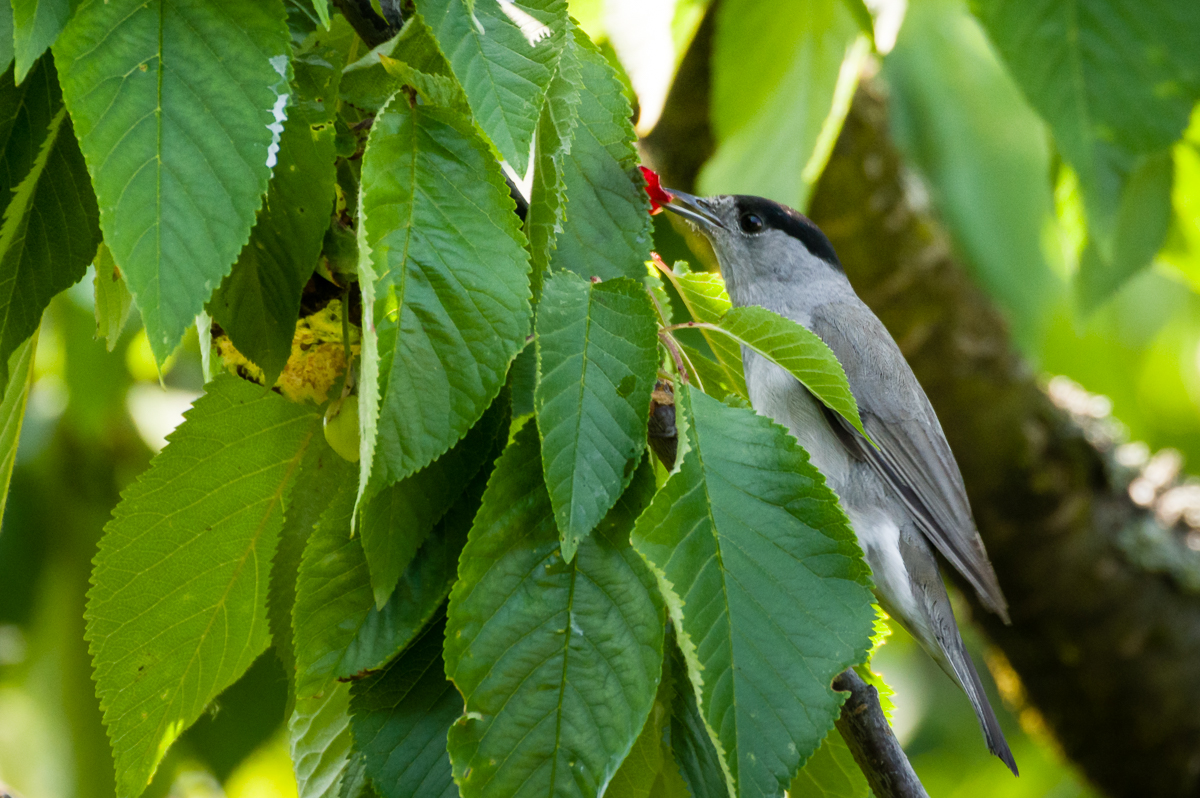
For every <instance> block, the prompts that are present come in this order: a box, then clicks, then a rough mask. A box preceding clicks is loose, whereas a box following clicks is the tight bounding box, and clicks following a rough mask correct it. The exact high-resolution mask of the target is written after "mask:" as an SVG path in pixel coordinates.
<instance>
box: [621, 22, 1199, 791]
mask: <svg viewBox="0 0 1200 798" xmlns="http://www.w3.org/2000/svg"><path fill="white" fill-rule="evenodd" d="M707 61H708V58H707V45H706V43H705V40H704V39H702V38H701V39H698V45H697V46H696V47H693V48H692V50H691V51H690V52H689V53H688V55H687V57H686V58H685V61H684V64H683V68H682V73H681V78H680V80H679V81H677V84H676V87H675V89H673V91H672V93H671V95H670V97H669V99H668V103H667V108H666V110H665V112H664V115H663V121H662V122H661V123H660V125H659V128H658V129H657V130H656V131H655V132H654V133H652V134H651V135H650V136H649V137H648V138H647V139H646V140H645V141H644V142H643V146H644V147H645V149H646V151H647V153H648V155H649V157H650V159H651V160H652V161H653V162H654V163H655V164H656V165H657V166H658V167H659V169H660V171H661V172H662V173H663V178H664V182H665V183H667V184H669V185H673V186H677V187H680V188H682V189H684V190H689V189H690V187H691V185H692V183H693V181H694V178H695V174H696V166H697V165H698V164H700V163H702V162H703V160H704V158H705V157H707V155H708V154H710V151H711V146H712V144H711V141H712V138H711V135H710V134H708V133H707V132H700V131H698V130H697V121H696V120H703V119H706V118H707V96H708V90H707V76H708V63H707ZM680 130H688V131H691V134H690V135H687V136H683V135H679V133H678V132H677V131H680ZM664 131H665V132H664ZM680 149H687V150H689V152H687V153H681V152H678V151H677V150H680ZM905 186H906V176H905V173H904V170H903V166H902V163H901V159H900V156H899V154H898V153H897V151H896V149H895V147H894V145H893V143H892V141H891V139H890V137H889V133H888V123H887V108H886V101H885V99H884V97H883V96H882V90H881V88H880V86H879V85H878V84H874V83H872V82H871V81H870V80H867V81H866V82H865V83H864V85H863V87H862V88H860V90H859V92H858V94H857V95H856V97H855V100H854V103H853V106H852V109H851V112H850V115H849V117H848V119H847V121H846V124H845V127H844V129H843V131H842V133H841V135H840V137H839V139H838V143H837V145H836V147H835V149H834V152H833V155H832V157H831V159H830V162H829V165H828V167H827V168H826V170H825V173H824V175H823V177H822V178H821V180H820V182H819V185H818V186H817V189H816V192H815V194H814V198H813V202H812V207H811V209H810V215H811V216H812V218H813V219H814V221H816V223H817V224H818V225H819V226H820V227H821V228H822V229H823V230H824V231H825V232H826V234H827V235H828V236H829V238H830V239H831V241H832V242H833V245H834V247H835V249H836V250H837V252H838V254H839V256H840V258H841V260H842V262H843V264H844V266H845V268H846V272H847V274H848V275H849V276H850V279H851V281H852V282H853V284H854V285H855V287H856V289H857V290H858V292H859V294H860V296H862V298H863V299H864V300H865V301H866V302H867V304H868V305H870V306H871V308H872V309H873V310H874V311H875V312H876V313H877V314H878V315H879V317H880V318H881V319H882V320H883V322H884V323H885V324H886V325H887V327H888V329H889V330H890V331H891V333H892V335H893V336H894V337H895V339H896V340H897V341H898V342H899V343H900V346H901V349H902V350H903V351H904V353H905V356H906V357H907V358H908V360H909V362H910V364H911V365H912V367H913V370H914V371H915V372H916V374H917V377H918V378H919V379H920V381H921V384H922V385H923V386H924V388H925V390H926V392H927V393H928V394H929V397H930V399H931V401H932V402H933V405H934V408H935V409H936V411H937V413H938V416H939V418H940V419H941V422H942V425H943V427H944V429H945V432H946V436H947V438H948V439H949V441H950V444H951V447H952V448H953V450H954V453H955V456H956V458H957V460H958V463H959V466H960V467H961V469H962V472H963V477H964V479H965V481H966V485H967V491H968V494H969V495H970V498H971V504H972V507H973V508H974V512H975V517H976V520H977V522H978V526H979V529H980V532H981V533H982V535H983V538H984V541H985V543H986V545H987V549H988V552H989V554H990V555H991V558H992V562H993V564H994V565H995V567H996V572H997V574H998V575H999V578H1000V584H1001V586H1002V587H1003V589H1004V592H1005V595H1006V596H1007V598H1008V600H1009V604H1010V611H1011V615H1012V619H1013V624H1012V626H1010V627H1006V626H1004V625H1003V624H1002V623H1001V622H1000V621H999V620H998V619H997V618H995V616H992V615H990V614H989V613H987V612H986V611H984V610H983V609H982V608H980V607H979V605H978V603H977V602H975V601H974V597H973V596H972V595H971V594H970V592H969V591H964V594H965V595H967V597H968V599H969V600H970V601H972V606H973V608H974V613H973V616H974V620H975V621H976V622H978V623H979V624H980V625H981V626H982V627H983V629H984V631H985V632H986V634H987V635H988V637H989V638H990V639H991V641H992V642H993V643H994V644H995V645H996V646H997V647H998V649H999V650H1000V651H1002V652H1003V655H1004V657H1005V658H1006V659H1007V661H1008V662H1009V663H1010V664H1011V666H1012V668H1013V669H1014V670H1015V672H1016V674H1017V675H1018V676H1019V677H1020V682H1021V684H1020V686H1019V687H1018V689H1016V690H1013V689H1010V690H1008V691H1007V696H1008V697H1013V696H1018V695H1019V694H1021V693H1022V692H1023V694H1024V696H1025V698H1026V699H1027V700H1028V702H1030V703H1031V704H1032V706H1033V707H1035V708H1036V709H1037V711H1039V712H1040V713H1041V715H1042V717H1043V718H1044V719H1045V721H1046V723H1047V725H1048V727H1049V728H1050V730H1051V731H1052V732H1053V733H1054V735H1055V736H1056V737H1057V739H1058V741H1059V743H1060V744H1061V746H1062V748H1063V750H1064V752H1065V753H1066V754H1067V756H1068V757H1070V758H1071V759H1072V760H1073V761H1074V762H1076V763H1077V764H1078V765H1079V766H1080V767H1081V769H1082V770H1083V772H1084V773H1085V774H1086V775H1087V776H1088V777H1089V778H1090V779H1091V780H1092V781H1093V782H1094V783H1095V784H1096V785H1097V786H1098V787H1099V788H1101V789H1102V790H1104V791H1106V792H1107V793H1109V794H1111V795H1121V796H1124V795H1137V796H1158V795H1161V796H1181V795H1200V564H1198V562H1197V552H1196V549H1200V531H1197V530H1196V529H1194V528H1189V527H1187V526H1186V525H1185V523H1184V522H1188V521H1190V522H1191V523H1192V524H1194V525H1200V501H1197V499H1196V497H1195V496H1194V495H1192V494H1195V493H1196V492H1197V491H1200V489H1197V488H1195V487H1194V486H1176V487H1172V482H1173V480H1174V477H1175V474H1173V473H1171V471H1172V464H1171V463H1170V462H1169V461H1170V459H1171V458H1170V457H1167V458H1165V460H1164V458H1156V459H1155V460H1153V461H1151V462H1150V463H1149V464H1148V465H1145V467H1144V470H1142V471H1141V472H1140V474H1139V472H1138V471H1137V470H1136V468H1129V467H1126V466H1122V465H1121V464H1120V463H1119V462H1118V459H1122V460H1124V461H1125V462H1126V463H1130V462H1134V463H1135V465H1136V462H1135V461H1136V460H1137V459H1138V458H1136V457H1134V458H1132V460H1131V459H1130V458H1129V457H1125V456H1122V457H1120V458H1118V457H1117V456H1115V453H1116V443H1117V440H1116V438H1117V437H1118V436H1116V435H1115V434H1114V433H1113V429H1112V427H1113V425H1112V423H1111V422H1108V421H1105V420H1104V419H1097V418H1095V416H1103V415H1104V414H1103V412H1099V411H1097V409H1096V408H1097V406H1098V403H1097V402H1096V401H1094V399H1089V398H1088V397H1087V396H1086V394H1084V393H1083V392H1082V391H1079V390H1071V389H1070V387H1069V386H1066V387H1063V388H1062V390H1059V391H1057V392H1055V391H1052V392H1051V393H1052V394H1054V395H1055V397H1056V399H1057V400H1058V402H1057V404H1056V402H1055V401H1052V400H1051V397H1050V396H1048V395H1047V392H1046V391H1045V390H1043V388H1042V387H1041V386H1040V385H1039V383H1038V379H1037V376H1036V375H1035V374H1034V373H1033V372H1032V371H1031V369H1030V368H1029V367H1028V366H1027V365H1026V364H1025V363H1024V362H1023V361H1022V360H1021V358H1020V357H1019V356H1018V355H1017V354H1016V352H1015V349H1014V347H1013V345H1012V343H1011V341H1010V338H1009V335H1008V332H1007V329H1006V326H1005V323H1004V320H1003V318H1002V317H1001V315H1000V314H999V312H998V311H997V310H996V308H995V307H994V306H993V305H992V304H991V302H990V301H989V300H988V298H987V297H986V296H985V295H984V294H983V292H982V291H981V290H979V289H978V288H977V287H976V286H975V285H974V284H973V283H972V282H971V280H970V278H969V276H968V274H967V272H966V271H965V270H964V268H962V266H961V265H960V264H959V263H958V262H957V260H956V257H955V255H954V253H953V252H952V250H951V248H950V246H949V245H948V243H947V240H946V237H945V235H944V234H943V232H942V231H941V230H940V229H939V227H938V225H937V223H936V221H935V220H934V218H933V216H932V212H931V211H930V209H928V208H927V207H924V206H923V204H922V203H920V202H916V201H914V199H913V197H912V196H911V192H908V191H906V188H905ZM1060 387H1061V386H1060ZM1102 404H1103V403H1102V402H1100V403H1099V405H1100V410H1101V411H1102V410H1103V407H1102ZM1135 454H1136V452H1135ZM1143 459H1144V458H1143ZM1156 469H1157V470H1156ZM1131 481H1132V484H1131ZM1131 493H1132V495H1133V496H1136V497H1137V498H1138V501H1136V502H1135V501H1134V500H1133V498H1131ZM1172 497H1174V499H1172ZM1189 497H1190V498H1189ZM1189 502H1190V503H1189ZM1189 543H1191V544H1192V545H1191V547H1189V546H1188V544H1189ZM966 620H967V619H965V618H963V619H960V621H962V622H965V621H966ZM1022 688H1023V690H1022ZM1018 700H1022V699H1020V698H1018Z"/></svg>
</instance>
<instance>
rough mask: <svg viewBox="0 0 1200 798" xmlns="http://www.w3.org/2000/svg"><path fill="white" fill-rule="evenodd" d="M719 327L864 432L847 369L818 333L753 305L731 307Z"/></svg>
mask: <svg viewBox="0 0 1200 798" xmlns="http://www.w3.org/2000/svg"><path fill="white" fill-rule="evenodd" d="M716 326H717V328H718V329H720V330H721V331H722V332H724V333H725V334H727V335H729V336H730V337H731V338H733V339H734V340H735V341H737V342H738V343H739V344H741V345H743V346H746V347H748V348H750V349H752V350H754V351H755V352H757V353H758V354H760V355H762V356H763V357H765V358H766V359H767V360H770V361H771V362H772V363H774V364H776V365H778V366H781V367H782V368H784V369H786V370H787V372H788V373H789V374H791V375H792V376H793V377H795V378H796V379H798V380H800V382H801V383H803V384H804V387H805V388H807V389H808V390H809V391H811V392H812V394H813V396H815V397H817V398H818V399H820V400H821V402H823V403H824V404H825V405H826V406H827V407H829V408H830V409H831V410H834V411H836V412H838V413H840V414H841V415H842V416H843V417H844V418H845V419H846V420H847V421H849V422H850V423H851V424H853V425H854V428H855V429H857V430H858V431H859V432H863V426H862V419H860V418H859V416H858V403H857V402H855V401H854V394H853V393H851V392H850V383H849V382H848V381H847V380H846V372H845V370H844V369H843V368H842V364H841V363H839V362H838V359H837V356H836V355H834V354H833V351H832V350H831V349H830V348H829V347H828V346H826V345H825V342H824V341H822V340H821V339H820V338H819V337H817V335H816V333H813V332H811V331H809V330H808V329H807V328H805V327H804V326H803V325H800V324H797V323H796V322H794V321H792V320H791V319H785V318H784V317H783V316H780V315H779V314H778V313H775V312H774V311H770V310H767V309H766V308H760V307H753V306H751V307H742V308H730V310H729V312H727V313H726V314H725V315H724V316H722V317H721V321H719V322H718V323H717V325H716ZM863 434H864V435H865V434H866V433H863Z"/></svg>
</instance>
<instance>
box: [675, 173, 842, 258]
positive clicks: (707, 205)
mask: <svg viewBox="0 0 1200 798" xmlns="http://www.w3.org/2000/svg"><path fill="white" fill-rule="evenodd" d="M665 191H666V192H667V193H669V194H670V195H671V202H670V204H668V205H664V206H663V207H665V208H666V209H667V210H669V211H672V212H674V213H676V214H678V215H679V216H682V217H683V218H685V219H687V220H688V221H690V222H692V223H693V224H694V225H695V226H696V227H697V228H698V229H699V230H700V232H701V233H703V234H704V235H705V237H706V238H708V240H709V241H710V242H712V244H713V248H714V249H715V250H716V251H717V258H718V260H721V255H722V250H723V249H725V250H728V249H729V247H727V246H726V247H722V246H721V244H722V242H724V243H730V244H731V243H733V240H735V239H742V243H743V244H744V245H749V246H750V248H757V247H753V243H754V242H753V241H752V239H755V238H759V239H762V240H764V241H765V240H767V239H771V238H776V237H777V236H778V235H779V234H782V235H785V236H788V237H790V238H792V239H795V240H796V241H798V242H799V243H800V244H802V245H803V246H804V248H805V250H807V251H808V252H809V253H810V254H811V255H813V256H814V257H816V258H818V259H820V260H821V261H824V262H825V263H826V264H828V265H829V266H832V267H833V268H835V269H837V270H838V271H841V269H842V264H841V261H839V260H838V256H837V253H836V252H834V250H833V245H832V244H830V243H829V239H828V238H826V236H825V234H824V233H822V232H821V229H820V228H819V227H817V226H816V225H815V224H813V221H812V220H811V219H809V218H808V217H807V216H805V215H804V214H802V213H800V212H799V211H795V210H792V209H791V208H789V207H787V206H786V205H781V204H780V203H778V202H775V201H774V200H769V199H766V198H765V197H755V196H751V195H749V194H722V195H718V196H715V197H695V196H692V195H691V194H685V193H684V192H682V191H675V190H674V189H665Z"/></svg>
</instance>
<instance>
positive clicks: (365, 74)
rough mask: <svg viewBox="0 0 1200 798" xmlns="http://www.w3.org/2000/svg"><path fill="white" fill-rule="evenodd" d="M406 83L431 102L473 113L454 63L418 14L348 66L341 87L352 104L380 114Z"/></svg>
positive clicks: (344, 95)
mask: <svg viewBox="0 0 1200 798" xmlns="http://www.w3.org/2000/svg"><path fill="white" fill-rule="evenodd" d="M405 85H408V86H411V87H412V88H413V89H415V90H416V92H417V94H419V95H420V96H421V98H422V99H423V100H425V102H426V103H427V104H430V105H438V106H441V107H444V108H453V109H454V110H457V111H462V112H464V113H468V114H469V113H470V107H469V106H468V104H467V97H466V95H465V94H463V91H462V87H461V86H459V85H458V81H457V80H456V79H455V77H454V73H453V72H452V71H451V70H450V63H449V62H448V61H446V57H445V56H444V55H442V51H441V50H440V49H439V48H438V43H437V41H436V40H435V39H434V38H433V31H431V30H430V29H429V26H428V25H427V24H425V20H424V19H423V18H422V17H421V15H420V14H417V13H414V14H413V15H412V16H410V17H409V18H408V19H406V20H405V21H404V26H403V27H402V28H401V29H400V32H399V33H397V34H396V35H395V36H394V37H393V38H391V39H389V40H388V41H386V42H384V43H383V44H381V45H379V46H378V47H376V48H374V49H373V50H371V51H370V52H368V53H367V54H366V55H364V56H363V57H362V58H360V59H358V60H357V61H355V62H354V63H353V64H350V65H348V66H347V67H346V71H345V73H344V74H343V76H342V88H341V90H342V97H343V98H344V99H345V100H346V101H347V102H349V103H350V104H352V105H355V106H357V107H359V108H362V109H364V110H367V111H370V112H372V113H377V112H378V111H379V109H380V108H382V107H383V106H384V104H386V103H387V101H388V99H389V98H390V97H391V96H392V95H393V94H395V93H396V92H397V91H399V90H400V89H401V87H403V86H405Z"/></svg>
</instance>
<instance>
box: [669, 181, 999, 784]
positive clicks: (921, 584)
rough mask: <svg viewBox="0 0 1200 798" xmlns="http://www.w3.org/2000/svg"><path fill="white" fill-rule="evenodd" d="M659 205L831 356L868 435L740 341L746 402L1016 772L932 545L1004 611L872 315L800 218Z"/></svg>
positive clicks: (921, 411) (728, 206)
mask: <svg viewBox="0 0 1200 798" xmlns="http://www.w3.org/2000/svg"><path fill="white" fill-rule="evenodd" d="M665 191H666V192H667V193H668V194H669V195H670V197H671V200H670V202H669V203H668V204H666V205H665V206H664V207H665V208H666V209H667V210H669V211H672V212H674V213H676V214H678V215H680V216H681V217H683V218H684V219H686V220H687V221H688V222H690V223H691V225H692V226H693V227H695V228H696V230H697V231H698V232H700V233H701V234H702V235H703V236H704V237H705V238H706V239H707V240H708V242H709V244H710V245H711V246H712V249H713V252H714V254H715V255H716V259H717V265H718V266H719V268H720V271H721V275H722V277H723V278H724V280H725V286H726V290H727V291H728V293H729V299H730V301H731V302H732V304H733V305H734V306H735V307H742V306H752V305H757V306H760V307H764V308H766V309H768V310H772V311H774V312H776V313H778V314H780V315H781V316H784V317H786V318H788V319H791V320H792V321H795V322H797V323H799V324H800V325H802V326H803V327H805V328H806V329H808V330H809V331H811V332H813V333H814V334H816V335H817V336H818V337H819V338H820V339H821V340H822V341H824V342H825V344H826V345H827V346H828V347H829V348H830V349H831V350H832V351H833V353H834V354H835V355H836V356H837V359H838V360H839V361H840V362H841V364H842V367H843V369H844V370H845V372H846V378H847V381H848V383H849V386H850V390H851V392H852V393H853V394H854V398H855V401H856V402H857V404H858V410H859V415H860V417H861V420H862V425H863V428H864V429H865V431H866V433H867V435H868V436H869V437H870V440H868V439H867V438H866V437H864V436H863V435H862V433H860V432H859V431H858V430H857V429H855V428H854V427H853V426H852V425H851V424H850V423H849V422H848V421H846V420H845V418H843V417H842V416H841V415H839V414H838V413H835V412H833V411H832V410H830V409H829V408H827V407H826V406H825V405H824V404H822V403H821V402H820V401H819V400H818V399H817V398H816V397H815V396H813V394H812V393H810V392H809V390H808V389H807V388H806V387H805V386H804V385H803V384H802V383H801V382H800V381H799V380H797V379H796V378H795V377H794V376H792V375H791V374H790V373H789V372H787V371H785V370H784V369H783V368H782V367H780V366H778V365H776V364H774V363H772V362H771V361H769V360H767V359H766V358H765V357H763V356H762V355H760V354H758V353H757V352H754V351H752V350H750V349H749V348H747V347H745V346H743V347H742V359H743V366H744V371H745V378H746V388H747V392H748V394H749V399H750V404H751V406H752V407H753V408H754V410H755V411H756V412H757V413H759V414H760V415H763V416H766V417H768V418H771V419H773V420H774V421H776V422H777V423H779V424H781V425H782V426H784V427H786V428H787V429H788V430H789V431H790V432H791V434H792V435H793V436H794V437H795V438H796V440H797V441H798V442H799V443H800V444H801V446H803V448H804V449H805V450H806V451H807V452H808V455H809V458H810V460H811V462H812V463H813V465H815V466H816V467H817V468H818V469H819V470H820V471H821V473H822V474H823V475H824V476H825V480H826V484H828V485H829V487H830V488H831V489H832V490H833V491H834V492H835V493H836V494H837V496H838V499H839V501H840V504H841V506H842V508H843V510H844V511H845V512H846V515H847V517H848V518H849V520H850V524H851V527H852V528H853V530H854V533H855V536H856V537H857V538H858V543H859V547H860V548H861V549H862V552H863V556H864V558H865V559H866V561H867V564H868V565H869V566H870V567H871V571H872V575H873V578H874V582H875V596H876V598H877V600H878V601H879V604H880V606H881V607H882V608H883V609H884V611H885V612H887V614H888V615H889V616H891V617H892V618H894V619H896V620H897V621H899V623H900V624H901V625H902V626H903V627H904V628H905V629H907V630H908V632H909V633H910V634H912V636H913V637H914V638H916V640H917V641H918V642H919V643H920V644H921V647H922V648H924V649H925V651H926V652H927V653H928V654H929V655H930V656H931V657H932V658H933V659H934V660H935V661H936V662H937V663H938V665H940V666H941V668H942V670H944V671H945V672H946V674H947V675H949V676H950V678H951V679H952V680H954V682H955V683H956V684H957V685H958V686H959V687H960V688H961V689H962V690H963V692H964V693H966V695H967V698H968V699H969V700H970V702H971V705H972V707H973V708H974V710H975V715H976V717H977V718H978V720H979V725H980V728H981V729H982V731H983V736H984V739H985V741H986V742H987V746H988V750H990V751H991V752H992V753H993V754H995V755H996V756H997V757H998V758H999V759H1000V760H1001V761H1002V762H1004V764H1005V765H1007V766H1008V768H1009V769H1010V770H1011V771H1012V772H1013V775H1018V770H1017V764H1016V761H1015V760H1014V759H1013V755H1012V751H1011V750H1010V749H1009V746H1008V742H1007V741H1006V740H1005V739H1004V733H1003V731H1002V730H1001V729H1000V723H999V721H998V720H997V719H996V713H995V712H994V711H993V710H992V707H991V705H990V704H989V703H988V698H987V695H986V694H985V693H984V689H983V684H982V683H981V682H980V680H979V674H978V672H977V671H976V669H975V665H974V663H973V662H972V661H971V657H970V655H969V654H968V653H967V649H966V647H965V646H964V644H963V640H962V636H961V634H960V633H959V630H958V624H957V622H956V621H955V619H954V611H953V609H952V608H951V606H950V598H949V596H948V595H947V593H946V588H945V585H944V584H943V583H942V579H941V573H940V570H939V565H938V560H937V557H936V555H935V552H937V553H938V554H941V556H942V557H943V558H944V559H945V560H946V562H948V563H949V564H950V566H951V567H953V568H954V569H955V570H956V571H957V572H958V573H959V574H961V575H962V576H963V578H965V579H966V580H967V582H968V583H969V584H970V585H971V587H972V588H973V589H974V591H975V593H976V594H977V595H978V596H979V600H980V601H981V602H982V603H983V605H984V606H985V607H987V608H988V609H989V610H991V611H992V612H994V613H996V614H997V615H999V616H1000V618H1001V619H1002V620H1003V621H1004V622H1005V623H1006V624H1007V623H1010V620H1009V615H1008V604H1007V602H1006V600H1005V598H1004V594H1003V593H1002V592H1001V590H1000V584H999V581H998V580H997V578H996V573H995V571H994V570H993V568H992V564H991V562H990V560H989V559H988V556H987V552H986V550H985V549H984V545H983V540H982V539H981V538H980V536H979V531H978V530H977V529H976V527H975V521H974V518H973V516H972V514H971V506H970V503H969V501H968V499H967V493H966V488H965V487H964V485H963V479H962V474H961V473H960V472H959V469H958V464H957V463H956V462H955V459H954V454H953V453H952V452H951V451H950V445H949V443H947V442H946V436H945V433H943V431H942V427H941V424H940V423H939V421H938V418H937V415H936V414H935V413H934V410H933V406H932V405H931V404H930V403H929V398H928V397H927V396H926V395H925V391H924V390H923V389H922V388H921V385H920V383H919V382H918V381H917V378H916V375H914V374H913V372H912V369H911V368H910V367H909V365H908V362H907V361H906V360H905V359H904V355H903V354H902V353H901V352H900V347H899V346H897V345H896V342H895V340H894V339H893V338H892V336H891V335H890V334H889V333H888V331H887V328H886V327H884V325H883V322H881V321H880V320H879V317H878V316H876V315H875V313H874V312H872V311H871V309H870V308H868V307H867V305H866V303H864V302H863V301H862V300H861V299H860V298H859V297H858V294H857V293H855V291H854V288H853V287H852V286H851V285H850V280H849V279H848V278H847V276H846V272H845V270H844V269H843V268H842V265H841V262H840V261H839V260H838V256H837V253H836V252H835V251H834V249H833V245H832V244H831V243H830V241H829V239H828V238H827V237H826V236H825V234H824V233H822V232H821V230H820V228H818V227H817V226H816V224H814V223H813V222H812V220H810V219H809V218H808V217H806V216H804V215H803V214H801V213H799V212H798V211H795V210H793V209H792V208H789V207H787V206H786V205H782V204H780V203H778V202H774V201H772V200H769V199H766V198H763V197H755V196H748V195H737V194H725V195H719V196H712V197H696V196H693V195H691V194H686V193H684V192H681V191H675V190H674V189H665Z"/></svg>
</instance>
